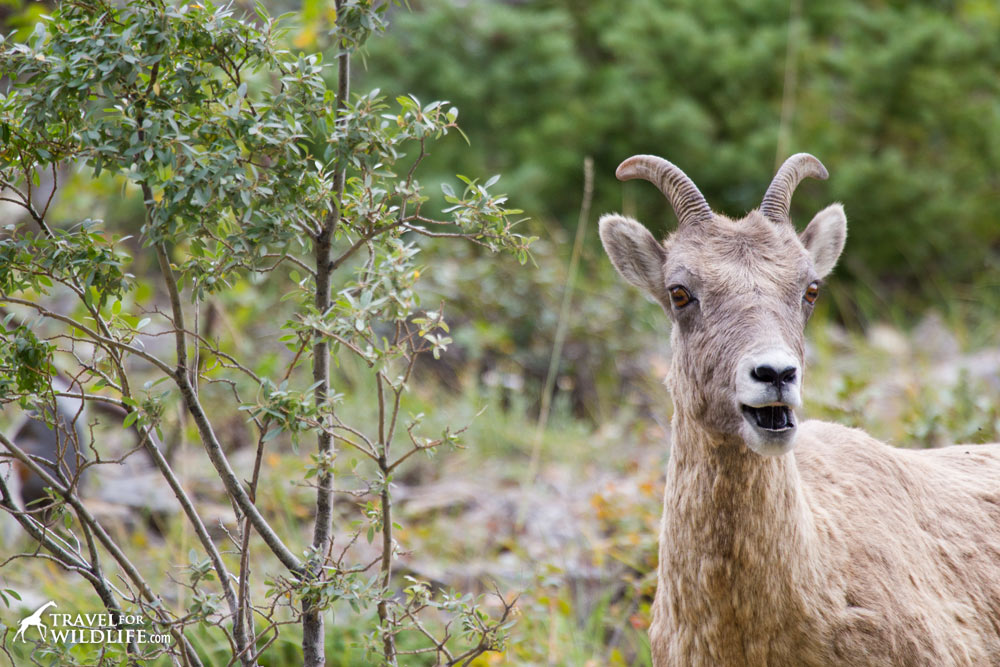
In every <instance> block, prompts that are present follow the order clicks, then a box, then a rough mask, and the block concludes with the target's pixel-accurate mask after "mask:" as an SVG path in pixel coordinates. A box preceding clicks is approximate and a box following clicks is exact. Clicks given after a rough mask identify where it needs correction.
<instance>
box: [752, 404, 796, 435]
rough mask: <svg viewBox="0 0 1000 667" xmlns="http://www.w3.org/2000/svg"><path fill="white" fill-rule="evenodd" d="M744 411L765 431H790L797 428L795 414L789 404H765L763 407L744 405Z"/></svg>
mask: <svg viewBox="0 0 1000 667" xmlns="http://www.w3.org/2000/svg"><path fill="white" fill-rule="evenodd" d="M743 413H744V414H746V415H747V416H748V417H749V419H750V421H752V422H753V423H754V424H756V425H757V426H758V427H759V428H762V429H764V430H765V431H788V430H790V429H793V428H795V416H794V414H793V413H792V409H791V408H790V407H788V406H787V405H765V406H764V407H761V408H752V407H750V406H749V405H744V406H743Z"/></svg>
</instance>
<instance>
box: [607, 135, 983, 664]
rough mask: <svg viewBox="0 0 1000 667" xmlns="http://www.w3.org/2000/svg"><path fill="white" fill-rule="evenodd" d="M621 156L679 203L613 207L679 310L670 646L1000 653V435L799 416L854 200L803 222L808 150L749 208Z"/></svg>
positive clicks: (735, 652) (669, 508) (630, 171)
mask: <svg viewBox="0 0 1000 667" xmlns="http://www.w3.org/2000/svg"><path fill="white" fill-rule="evenodd" d="M617 176H618V178H619V179H621V180H629V179H633V178H642V179H645V180H648V181H651V182H652V183H654V184H656V185H657V186H658V187H659V188H660V190H661V191H662V192H663V194H664V195H665V196H666V197H667V199H668V200H669V201H670V203H671V205H672V206H673V209H674V211H675V213H676V214H677V217H678V219H679V221H680V224H679V226H678V228H677V230H676V231H675V232H673V233H672V234H670V235H669V236H668V237H667V239H666V240H665V241H664V242H663V243H659V242H657V241H656V239H655V238H654V237H653V236H652V235H651V234H650V233H649V232H648V231H647V230H646V229H645V228H644V227H643V226H642V225H640V224H639V223H638V222H636V221H634V220H631V219H629V218H626V217H623V216H619V215H605V216H604V217H603V218H602V219H601V222H600V228H601V239H602V241H603V243H604V247H605V249H606V250H607V253H608V255H609V256H610V258H611V261H612V263H613V264H614V265H615V267H616V268H617V269H618V272H619V273H621V275H622V276H623V277H624V278H625V279H626V280H627V281H628V282H630V283H632V284H633V285H635V286H637V287H640V288H642V289H644V290H646V291H647V292H648V293H649V294H651V295H652V296H653V297H654V298H655V299H656V300H657V301H659V302H660V304H662V306H663V308H664V310H665V311H666V312H667V314H668V315H669V317H670V319H671V320H672V322H673V325H672V329H673V330H672V332H671V346H672V357H673V359H672V362H671V369H670V373H669V378H668V386H669V389H670V392H671V394H672V397H673V402H674V417H673V422H672V441H671V442H672V451H671V457H670V462H669V464H668V471H667V485H666V493H665V495H664V507H663V521H662V526H661V533H660V565H659V580H658V586H657V591H656V600H655V602H654V607H653V622H652V626H651V628H650V640H651V643H652V651H653V658H654V663H655V664H656V665H660V666H662V665H684V666H690V665H740V666H743V665H796V666H798V665H990V664H992V665H998V664H1000V445H979V446H955V447H947V448H943V449H934V450H924V451H914V450H906V449H896V448H893V447H890V446H888V445H885V444H883V443H881V442H878V441H876V440H874V439H873V438H871V437H870V436H868V435H867V434H865V433H864V432H863V431H860V430H856V429H851V428H846V427H844V426H839V425H836V424H830V423H824V422H818V421H806V422H802V423H799V419H798V415H797V414H796V410H797V409H798V408H799V407H800V405H801V398H800V390H801V386H802V370H803V347H804V344H803V328H804V325H805V323H806V320H808V319H809V315H810V313H811V312H812V310H813V303H814V302H815V301H816V298H817V296H818V294H819V287H820V281H821V279H822V278H823V277H824V276H826V275H827V274H828V273H829V272H830V270H831V269H832V268H833V266H834V264H835V263H836V261H837V259H838V257H839V256H840V252H841V250H842V249H843V246H844V240H845V238H846V230H847V220H846V218H845V216H844V210H843V208H842V207H841V206H840V205H839V204H834V205H832V206H829V207H828V208H826V209H824V210H822V211H820V212H819V213H818V214H817V215H816V217H815V218H813V220H812V222H810V223H809V225H808V226H807V227H806V229H805V230H804V231H803V232H802V233H801V234H798V235H796V233H795V230H794V227H793V226H792V223H791V221H790V219H789V213H788V211H789V203H790V199H791V196H792V192H793V190H794V189H795V187H796V186H797V185H798V183H799V182H800V181H801V180H802V179H803V178H805V177H806V176H811V177H814V178H821V179H824V178H826V177H827V172H826V169H825V168H824V167H823V165H822V164H820V162H819V160H817V159H816V158H814V157H812V156H811V155H807V154H799V155H794V156H792V157H790V158H789V159H788V160H787V161H786V162H785V163H784V164H783V165H782V167H781V169H780V170H779V171H778V173H777V175H776V176H775V177H774V180H773V181H772V183H771V185H770V187H769V188H768V189H767V193H766V194H765V195H764V199H763V202H762V204H761V206H760V208H759V209H756V210H753V211H751V212H750V213H749V214H747V215H746V217H744V218H743V219H742V220H732V219H730V218H727V217H725V216H722V215H719V214H716V213H713V212H712V211H711V209H710V208H709V206H708V203H707V202H706V201H705V198H704V197H703V196H702V194H701V193H700V192H699V191H698V188H697V187H696V186H695V185H694V183H693V182H692V181H691V180H690V179H689V178H688V177H687V176H686V175H685V174H684V173H683V172H682V171H681V170H680V169H678V168H677V167H676V166H674V165H673V164H671V163H670V162H668V161H666V160H664V159H662V158H658V157H653V156H649V155H637V156H635V157H632V158H629V159H628V160H626V161H625V162H623V163H622V164H621V166H619V167H618V172H617ZM793 446H795V451H794V452H793V451H792V448H793Z"/></svg>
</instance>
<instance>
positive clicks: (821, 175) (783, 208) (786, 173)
mask: <svg viewBox="0 0 1000 667" xmlns="http://www.w3.org/2000/svg"><path fill="white" fill-rule="evenodd" d="M806 176H811V177H813V178H818V179H820V180H821V181H824V180H826V179H827V178H828V177H829V176H830V174H829V173H828V172H827V171H826V167H824V166H823V163H822V162H820V161H819V160H817V159H816V158H814V157H813V156H812V155H809V153H796V154H795V155H793V156H792V157H790V158H788V159H787V160H785V163H784V164H783V165H781V168H780V169H778V173H777V174H775V175H774V179H773V180H772V181H771V185H769V186H768V188H767V192H765V193H764V199H763V200H761V203H760V212H761V213H763V214H764V215H765V216H767V218H768V219H769V220H771V221H772V222H776V223H785V222H787V223H788V224H791V222H792V221H791V218H789V217H788V209H789V207H790V206H791V205H792V193H793V192H795V188H796V187H798V185H799V183H800V182H801V181H802V179H803V178H805V177H806Z"/></svg>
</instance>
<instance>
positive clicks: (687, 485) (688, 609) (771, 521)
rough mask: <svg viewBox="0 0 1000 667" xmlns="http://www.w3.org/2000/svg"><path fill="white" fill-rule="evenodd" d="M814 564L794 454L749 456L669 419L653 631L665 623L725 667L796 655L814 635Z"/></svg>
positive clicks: (735, 442)
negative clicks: (782, 648) (778, 652)
mask: <svg viewBox="0 0 1000 667" xmlns="http://www.w3.org/2000/svg"><path fill="white" fill-rule="evenodd" d="M819 555H820V550H819V549H818V548H817V545H816V531H815V527H814V525H813V517H812V514H811V512H810V510H809V507H808V503H807V499H806V497H805V493H804V491H803V489H802V487H801V484H800V481H799V474H798V470H797V468H796V465H795V460H794V454H792V453H789V454H786V455H784V456H778V457H763V456H759V455H757V454H755V453H754V452H752V451H751V450H750V449H749V448H748V447H746V446H745V445H744V444H743V443H742V442H741V441H740V440H739V439H732V440H728V439H725V438H719V437H718V436H713V435H712V434H710V433H708V432H707V431H706V430H704V429H703V428H701V427H700V426H699V425H698V422H697V420H694V419H691V418H689V417H688V416H687V415H685V414H684V413H683V412H679V413H678V414H677V415H676V416H675V418H674V422H673V449H672V453H671V459H670V463H669V466H668V474H667V488H666V493H665V496H664V514H663V534H662V535H661V538H660V583H659V588H660V589H659V590H658V592H657V612H656V613H657V615H659V616H660V619H659V621H658V622H660V623H663V622H664V619H666V618H671V621H670V623H669V625H670V626H671V627H673V628H677V629H679V630H680V631H681V632H682V633H683V632H688V633H689V634H690V636H689V637H688V638H687V641H690V642H693V643H694V644H695V645H701V646H707V647H712V653H714V654H715V655H716V656H717V657H718V658H719V659H720V660H724V661H725V662H728V663H731V664H740V663H741V661H742V662H744V663H745V661H746V660H748V659H753V658H755V657H757V658H759V657H762V656H761V655H760V652H761V651H764V652H765V653H766V652H768V651H771V650H773V649H774V648H775V647H776V646H778V645H780V644H782V643H785V641H787V642H791V643H793V644H795V645H798V646H799V648H800V649H801V643H802V642H810V641H811V640H810V639H809V637H810V633H811V632H812V631H813V630H814V628H811V627H810V625H811V623H810V621H809V619H810V618H814V617H815V616H814V615H813V614H814V613H815V612H816V610H815V609H812V608H811V607H812V606H813V605H815V601H814V600H809V599H808V596H809V591H816V590H817V586H818V585H819V584H820V583H821V578H820V573H821V572H822V571H823V568H822V567H821V562H820V558H819ZM762 641H763V642H764V643H763V644H762V643H761V642H762Z"/></svg>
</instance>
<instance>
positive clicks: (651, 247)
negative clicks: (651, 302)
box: [600, 215, 668, 303]
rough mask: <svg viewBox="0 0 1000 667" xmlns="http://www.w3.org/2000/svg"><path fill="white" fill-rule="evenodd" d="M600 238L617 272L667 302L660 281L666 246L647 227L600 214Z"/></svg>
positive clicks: (665, 256) (618, 217)
mask: <svg viewBox="0 0 1000 667" xmlns="http://www.w3.org/2000/svg"><path fill="white" fill-rule="evenodd" d="M600 229H601V242H602V243H603V244H604V251H605V252H607V253H608V257H610V258H611V263H612V264H614V266H615V268H616V269H618V273H620V274H621V276H622V277H623V278H624V279H625V280H627V281H628V282H630V283H632V284H633V285H635V286H636V287H638V288H639V289H641V290H644V291H645V292H646V293H648V294H650V295H652V296H653V297H655V298H656V299H658V300H659V301H660V302H661V303H668V299H667V294H666V291H667V290H666V286H665V285H664V284H663V263H664V262H665V261H666V259H667V250H666V248H664V247H663V244H662V243H660V242H659V241H657V240H656V239H655V238H654V237H653V235H652V234H650V233H649V230H648V229H646V228H645V227H643V226H642V225H641V224H639V223H638V222H636V221H635V220H632V219H631V218H626V217H624V216H621V215H605V216H603V217H601V222H600Z"/></svg>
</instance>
